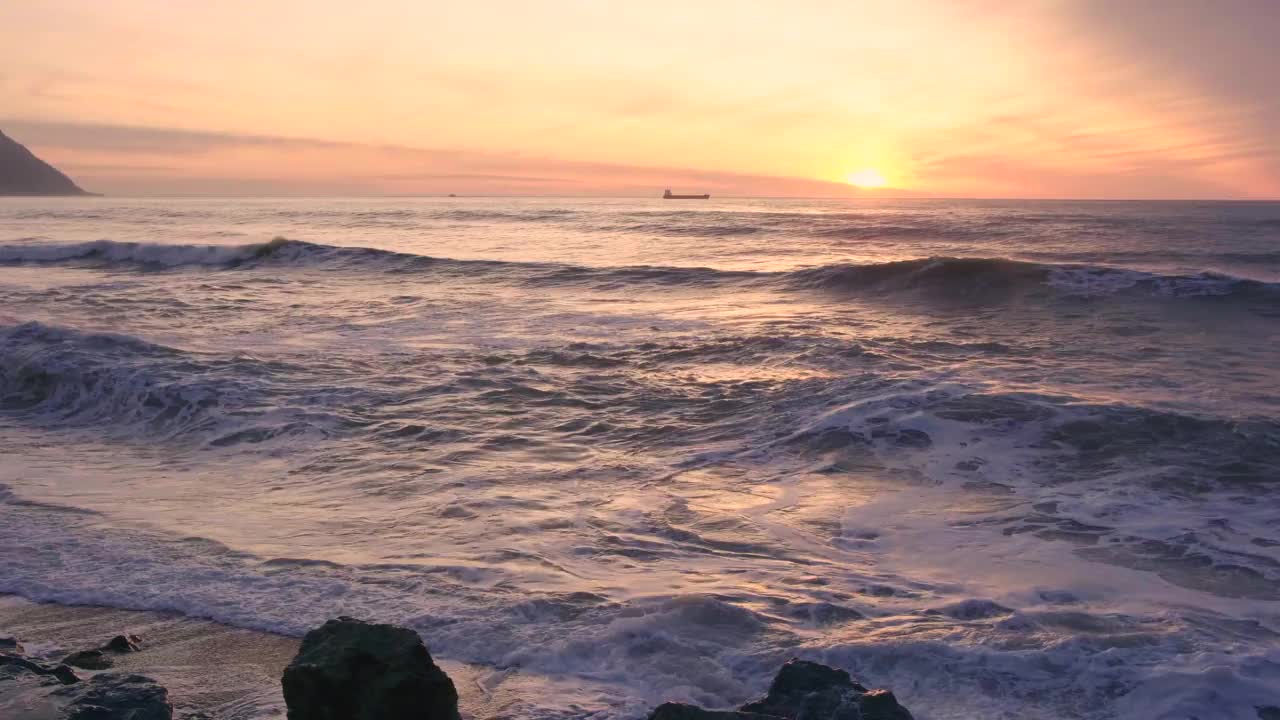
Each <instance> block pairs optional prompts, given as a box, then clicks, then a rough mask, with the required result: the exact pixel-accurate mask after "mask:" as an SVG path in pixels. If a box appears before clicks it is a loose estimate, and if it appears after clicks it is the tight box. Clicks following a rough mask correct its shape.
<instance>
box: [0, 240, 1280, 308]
mask: <svg viewBox="0 0 1280 720" xmlns="http://www.w3.org/2000/svg"><path fill="white" fill-rule="evenodd" d="M0 265H68V266H79V267H89V268H99V269H123V270H128V269H135V270H180V269H210V270H233V269H252V268H257V267H264V266H270V267H272V268H279V267H281V266H283V267H296V268H310V267H324V268H326V269H336V270H350V271H353V272H355V271H373V272H388V273H405V272H437V273H441V272H442V273H447V274H452V275H458V276H473V275H476V276H478V275H492V276H505V277H507V278H509V279H510V280H512V281H514V282H527V283H534V284H540V285H545V284H566V285H571V284H596V285H600V286H605V287H617V286H623V285H626V284H635V285H638V286H644V285H660V286H670V285H688V286H718V285H725V284H736V283H744V284H758V285H762V286H769V287H774V288H779V289H783V290H822V291H833V292H895V291H931V292H938V293H943V294H948V295H992V294H994V293H1001V292H1013V291H1019V290H1030V289H1043V288H1049V289H1052V290H1055V291H1057V292H1059V293H1062V294H1065V295H1071V296H1085V297H1099V296H1106V295H1114V294H1118V293H1122V292H1126V291H1139V292H1145V293H1147V294H1152V295H1159V296H1169V297H1196V296H1240V297H1247V298H1252V299H1257V298H1262V297H1266V298H1272V299H1274V298H1275V297H1276V296H1277V293H1280V283H1275V282H1264V281H1260V280H1254V279H1249V278H1243V277H1237V276H1233V275H1228V274H1225V273H1218V272H1213V271H1203V272H1197V273H1189V274H1161V273H1156V272H1147V271H1142V270H1134V269H1127V268H1120V267H1111V266H1105V265H1087V264H1053V263H1039V262H1026V261H1021V260H1013V259H1007V258H984V257H930V258H918V259H912V260H900V261H894V262H885V263H872V264H849V263H833V264H829V265H819V266H816V267H810V268H802V269H798V270H791V271H775V272H768V271H748V270H737V271H735V270H718V269H713V268H706V267H676V266H660V265H637V266H624V267H592V266H584V265H572V264H566V263H538V262H511V261H494V260H458V259H452V258H441V257H433V256H429V255H417V254H413V253H403V252H394V251H389V250H381V249H377V248H369V247H350V246H337V245H323V244H318V243H310V242H304V241H300V240H290V239H287V238H283V237H278V238H276V239H274V240H272V241H270V242H266V243H252V244H245V245H171V244H164V243H136V242H115V241H110V240H99V241H94V242H87V243H75V244H47V243H39V244H38V243H30V244H18V245H0Z"/></svg>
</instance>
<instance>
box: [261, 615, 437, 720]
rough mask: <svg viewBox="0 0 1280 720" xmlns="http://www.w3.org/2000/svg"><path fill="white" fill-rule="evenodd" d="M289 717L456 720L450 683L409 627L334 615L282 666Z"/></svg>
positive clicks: (313, 719) (299, 719)
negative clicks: (285, 665) (286, 664)
mask: <svg viewBox="0 0 1280 720" xmlns="http://www.w3.org/2000/svg"><path fill="white" fill-rule="evenodd" d="M283 684H284V701H285V705H287V706H288V710H289V720H398V719H399V718H405V719H406V720H407V719H409V718H412V719H413V720H459V715H458V692H457V690H456V689H455V688H454V686H453V681H452V680H450V679H449V676H448V675H446V674H445V673H444V671H443V670H441V669H440V668H439V667H437V666H436V664H435V662H433V661H432V659H431V653H429V652H428V651H427V648H426V646H425V645H423V644H422V639H421V638H420V637H418V634H417V633H415V632H414V631H412V630H409V629H406V628H401V627H396V626H395V625H380V624H375V623H367V622H363V621H361V620H355V619H353V618H348V617H340V618H338V619H337V620H330V621H328V622H326V623H325V624H324V625H322V626H320V627H319V628H316V629H315V630H312V631H311V632H309V633H307V635H306V637H304V638H303V639H302V647H301V648H300V649H299V650H298V654H297V656H296V657H294V659H293V661H292V662H290V663H289V666H288V667H287V668H285V671H284V677H283Z"/></svg>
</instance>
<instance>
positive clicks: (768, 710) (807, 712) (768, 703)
mask: <svg viewBox="0 0 1280 720" xmlns="http://www.w3.org/2000/svg"><path fill="white" fill-rule="evenodd" d="M866 691H867V689H866V688H864V687H863V686H861V685H859V684H858V683H856V682H854V681H853V678H851V677H849V673H847V672H845V671H844V670H837V669H835V668H831V667H827V666H826V665H820V664H818V663H815V662H808V661H806V660H791V661H789V662H787V664H785V665H783V666H782V669H781V670H779V671H778V676H777V677H775V678H774V679H773V683H772V684H771V685H769V693H768V694H767V695H765V696H764V698H762V699H760V700H757V701H755V702H753V703H747V704H746V705H743V706H742V709H743V710H745V711H747V712H756V713H762V714H765V715H775V716H778V717H785V718H799V717H804V718H836V717H840V718H843V717H850V718H857V717H858V716H859V714H860V711H859V713H858V714H854V712H853V710H854V709H855V708H856V707H857V705H858V699H859V697H861V695H862V693H864V692H866Z"/></svg>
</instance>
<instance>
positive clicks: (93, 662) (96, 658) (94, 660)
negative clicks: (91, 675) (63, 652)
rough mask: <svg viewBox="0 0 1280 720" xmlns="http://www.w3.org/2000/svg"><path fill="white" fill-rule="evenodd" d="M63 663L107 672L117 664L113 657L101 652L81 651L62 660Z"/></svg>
mask: <svg viewBox="0 0 1280 720" xmlns="http://www.w3.org/2000/svg"><path fill="white" fill-rule="evenodd" d="M62 662H63V663H64V664H66V665H70V666H72V667H78V668H84V669H85V670H106V669H107V668H109V667H111V666H112V665H114V664H115V662H114V661H113V660H112V659H111V657H110V656H109V655H107V654H105V653H103V652H102V651H101V650H81V651H80V652H77V653H72V654H70V655H68V656H66V657H64V658H62Z"/></svg>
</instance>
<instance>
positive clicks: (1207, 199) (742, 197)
mask: <svg viewBox="0 0 1280 720" xmlns="http://www.w3.org/2000/svg"><path fill="white" fill-rule="evenodd" d="M13 198H20V199H39V200H50V199H59V200H112V199H119V200H413V199H419V200H426V199H442V200H451V199H452V200H468V199H539V198H541V199H548V200H556V199H563V200H662V199H663V197H662V196H661V195H564V194H549V195H534V194H512V193H495V194H484V193H471V194H466V195H458V194H453V195H450V194H447V193H446V194H438V193H430V194H427V193H408V194H399V195H396V194H380V195H373V194H370V195H361V194H332V195H283V194H282V195H274V194H259V195H248V194H246V195H234V194H232V195H228V194H173V195H164V194H142V195H112V194H107V193H88V194H85V195H0V200H8V199H13ZM717 199H719V200H836V201H855V202H856V201H864V200H914V201H1001V202H1100V203H1101V202H1111V203H1120V202H1161V203H1178V202H1182V203H1190V202H1215V203H1258V204H1267V203H1280V196H1278V197H1275V198H1215V197H1196V198H1142V197H1118V198H1104V197H1070V196H1055V197H1013V196H985V197H984V196H963V195H954V196H952V195H918V194H917V195H865V196H856V195H854V196H850V195H712V196H711V197H710V198H708V200H717Z"/></svg>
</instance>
